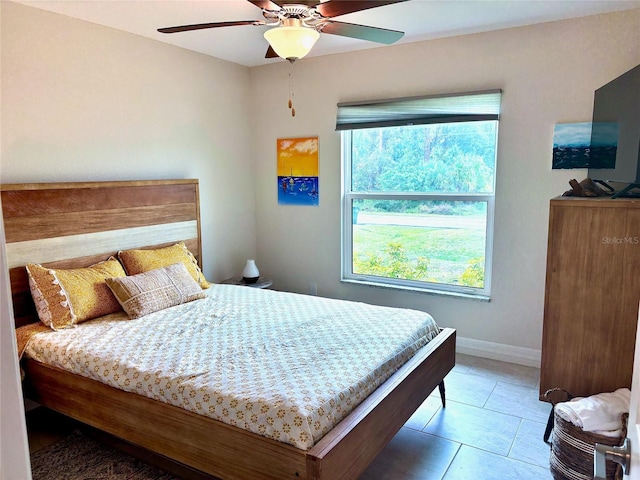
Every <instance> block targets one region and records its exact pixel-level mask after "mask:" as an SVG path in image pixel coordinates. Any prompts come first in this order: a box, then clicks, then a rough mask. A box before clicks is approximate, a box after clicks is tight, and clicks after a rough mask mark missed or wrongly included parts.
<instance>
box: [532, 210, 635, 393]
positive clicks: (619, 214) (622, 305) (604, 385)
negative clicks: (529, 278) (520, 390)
mask: <svg viewBox="0 0 640 480" xmlns="http://www.w3.org/2000/svg"><path fill="white" fill-rule="evenodd" d="M639 302H640V199H623V198H618V199H615V200H612V199H610V198H578V197H560V198H555V199H553V200H551V207H550V217H549V246H548V252H547V279H546V290H545V302H544V326H543V333H542V364H541V371H540V397H541V399H542V395H544V393H545V391H546V390H547V389H549V388H554V387H559V388H562V389H564V390H566V391H567V392H569V393H570V394H571V395H573V396H588V395H593V394H596V393H601V392H611V391H614V390H616V389H617V388H621V387H629V388H630V387H631V373H632V368H633V353H634V346H635V338H636V324H637V321H638V304H639Z"/></svg>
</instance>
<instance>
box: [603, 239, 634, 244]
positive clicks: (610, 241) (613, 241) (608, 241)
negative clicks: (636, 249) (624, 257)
mask: <svg viewBox="0 0 640 480" xmlns="http://www.w3.org/2000/svg"><path fill="white" fill-rule="evenodd" d="M602 243H603V244H604V245H640V237H602Z"/></svg>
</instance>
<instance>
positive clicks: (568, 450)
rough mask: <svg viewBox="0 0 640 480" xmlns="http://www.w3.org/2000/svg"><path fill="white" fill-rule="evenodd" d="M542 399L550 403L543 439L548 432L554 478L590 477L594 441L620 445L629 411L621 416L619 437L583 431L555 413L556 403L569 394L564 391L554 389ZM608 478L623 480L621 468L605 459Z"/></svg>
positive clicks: (577, 479)
mask: <svg viewBox="0 0 640 480" xmlns="http://www.w3.org/2000/svg"><path fill="white" fill-rule="evenodd" d="M544 398H545V400H547V401H548V402H551V403H552V404H553V407H554V409H553V410H552V412H551V414H552V417H550V418H549V424H548V425H547V431H546V432H545V441H547V437H548V436H549V433H551V436H550V440H551V441H550V442H549V443H550V444H551V456H550V458H549V464H550V468H551V475H552V476H553V478H554V480H593V450H594V448H595V444H596V443H602V444H604V445H611V446H620V445H622V443H623V442H624V438H625V437H626V436H627V432H626V428H627V420H628V417H629V414H628V413H625V414H624V415H622V436H620V437H607V436H605V435H597V434H595V433H593V432H585V431H584V430H582V429H581V428H580V427H576V426H575V425H574V424H573V423H571V422H568V421H566V420H565V419H564V418H562V417H561V416H560V415H558V414H557V413H556V412H555V406H556V404H558V403H560V402H566V401H568V400H570V399H571V398H572V397H571V395H570V394H569V393H567V392H566V391H565V390H562V389H559V388H553V389H551V390H547V392H545V394H544ZM607 480H622V467H621V466H620V465H618V464H616V463H614V462H612V461H610V460H607Z"/></svg>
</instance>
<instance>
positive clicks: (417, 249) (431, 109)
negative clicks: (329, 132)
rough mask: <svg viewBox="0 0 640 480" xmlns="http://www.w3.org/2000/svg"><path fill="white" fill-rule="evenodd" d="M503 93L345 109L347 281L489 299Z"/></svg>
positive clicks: (341, 118) (340, 126)
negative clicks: (499, 127)
mask: <svg viewBox="0 0 640 480" xmlns="http://www.w3.org/2000/svg"><path fill="white" fill-rule="evenodd" d="M499 109H500V92H499V91H491V92H480V93H473V94H457V95H450V96H439V97H421V98H409V99H399V100H387V101H381V102H371V103H357V104H339V105H338V121H337V130H340V131H341V132H342V159H343V195H342V212H343V229H342V231H343V234H342V279H343V281H349V282H357V283H366V284H373V285H379V286H389V287H395V288H404V289H414V290H425V291H432V292H438V293H446V294H457V295H468V296H475V297H480V298H486V299H488V298H489V295H490V291H491V289H490V285H491V251H492V243H493V242H492V237H493V212H494V190H495V172H496V147H497V135H498V114H499Z"/></svg>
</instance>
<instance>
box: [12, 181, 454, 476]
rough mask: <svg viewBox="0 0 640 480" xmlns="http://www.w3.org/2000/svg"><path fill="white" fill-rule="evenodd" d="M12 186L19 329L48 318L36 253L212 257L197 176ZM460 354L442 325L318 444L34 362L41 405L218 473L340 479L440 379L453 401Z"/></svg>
mask: <svg viewBox="0 0 640 480" xmlns="http://www.w3.org/2000/svg"><path fill="white" fill-rule="evenodd" d="M1 193H2V208H3V217H4V223H5V235H6V250H7V261H8V264H9V274H10V281H11V292H12V299H13V306H14V316H15V322H16V327H20V326H22V325H28V324H33V323H36V322H38V321H39V320H38V316H37V314H36V312H35V307H34V304H33V300H32V298H31V294H30V290H29V283H28V277H27V273H26V270H25V265H26V264H27V263H30V262H34V263H41V264H43V265H46V266H47V267H49V268H79V267H86V266H88V265H92V264H95V263H96V262H99V261H102V260H104V259H105V258H106V257H108V256H110V255H115V254H117V252H118V251H119V250H124V249H130V248H158V247H164V246H169V245H172V244H174V243H176V242H180V241H182V242H184V244H185V245H186V247H187V248H188V249H189V250H190V251H191V252H192V253H193V255H194V257H195V258H196V259H197V260H198V261H200V262H201V259H202V244H201V240H200V205H199V195H198V181H197V180H158V181H125V182H88V183H57V184H12V185H8V184H5V185H2V190H1ZM224 287H225V288H241V289H242V288H244V287H233V286H224ZM247 290H248V289H247ZM274 294H275V293H274ZM454 363H455V330H453V329H449V328H442V329H440V331H439V333H438V334H437V335H436V336H435V338H433V339H432V340H431V341H429V343H427V344H426V345H424V346H423V347H421V348H420V349H419V350H418V351H417V353H416V354H415V355H413V356H412V357H411V358H410V359H409V360H408V361H407V362H406V363H405V364H404V365H403V366H402V367H401V368H400V369H399V370H397V371H396V372H395V373H394V374H393V375H391V376H390V377H389V378H388V379H387V380H386V381H384V383H382V384H381V385H380V386H379V387H378V388H377V389H375V390H374V391H373V393H371V394H370V395H369V396H368V397H366V398H365V399H364V401H362V402H361V403H359V404H358V405H357V406H356V407H355V408H354V409H353V410H352V411H351V412H350V413H349V414H348V415H347V416H346V417H344V418H343V419H342V420H341V421H340V422H339V423H338V424H337V425H336V426H335V427H333V428H332V429H331V430H329V431H328V432H327V433H326V434H324V436H322V438H320V440H318V441H317V442H315V443H314V444H313V446H311V447H310V448H308V449H301V448H297V447H295V446H293V445H290V444H287V443H283V442H281V441H276V440H274V439H272V438H269V437H266V436H263V435H258V434H256V433H252V432H250V431H247V430H244V429H241V428H239V427H237V426H234V425H230V424H227V423H224V422H221V421H218V420H215V419H213V418H209V417H206V416H203V415H198V414H196V413H193V412H191V411H188V410H185V409H183V408H179V407H177V406H174V405H171V404H167V403H163V402H160V401H157V400H155V399H153V398H149V397H146V396H143V395H139V394H136V393H132V392H127V391H124V390H119V389H117V388H114V387H112V386H109V385H107V384H105V383H102V382H100V381H97V380H94V379H91V378H87V377H84V376H80V375H77V374H74V373H70V372H68V371H65V370H62V369H60V368H56V367H52V366H48V365H45V364H44V363H40V362H38V361H35V360H33V359H25V360H23V368H24V371H25V374H26V375H25V390H26V392H27V396H28V397H30V398H32V399H33V400H35V401H37V402H38V403H40V404H42V405H44V406H46V407H49V408H51V409H53V410H56V411H59V412H61V413H63V414H65V415H68V416H70V417H72V418H75V419H77V420H79V421H81V422H84V423H86V424H88V425H91V426H93V427H96V428H98V429H100V430H103V431H105V432H108V433H110V434H112V435H115V436H117V437H119V438H122V439H124V440H126V441H128V442H130V443H132V444H135V445H138V446H141V447H143V448H146V449H149V450H151V451H153V452H155V453H158V454H160V455H163V456H165V457H168V458H170V459H172V460H174V461H176V462H179V463H182V464H185V465H188V466H190V467H192V468H195V469H197V470H200V471H203V472H206V473H208V474H210V475H213V476H216V477H219V478H222V479H225V480H227V479H229V480H231V479H246V480H255V479H274V480H276V479H277V480H282V479H309V480H312V479H313V480H339V479H357V478H358V477H359V476H360V475H361V473H362V472H363V471H364V470H365V469H366V467H367V466H368V465H369V464H370V463H371V461H373V459H374V458H375V457H376V455H378V453H380V451H381V450H382V449H383V448H384V446H385V445H386V444H387V443H388V442H389V441H390V440H391V439H392V438H393V436H394V435H395V434H396V433H397V431H398V430H399V429H400V428H401V426H402V425H403V424H404V423H405V422H406V420H407V419H408V418H409V417H410V416H411V414H412V413H413V412H414V411H415V410H416V409H417V408H418V407H419V406H420V404H421V403H422V402H423V401H424V400H425V399H426V397H427V396H428V395H429V394H430V393H431V391H432V390H433V389H434V388H435V387H437V386H439V387H440V392H441V395H442V398H443V402H444V382H443V379H444V377H445V375H446V374H447V373H448V372H449V371H450V370H451V368H453V365H454ZM69 392H72V394H70V393H69Z"/></svg>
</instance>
